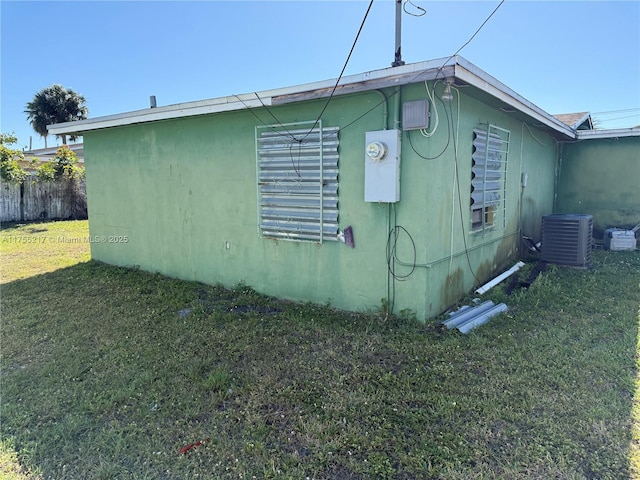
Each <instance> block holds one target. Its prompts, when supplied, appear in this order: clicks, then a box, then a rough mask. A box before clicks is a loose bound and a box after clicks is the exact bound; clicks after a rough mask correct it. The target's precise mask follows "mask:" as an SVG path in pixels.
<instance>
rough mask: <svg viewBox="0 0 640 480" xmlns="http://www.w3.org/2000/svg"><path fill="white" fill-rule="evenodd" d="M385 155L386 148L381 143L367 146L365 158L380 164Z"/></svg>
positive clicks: (372, 143)
mask: <svg viewBox="0 0 640 480" xmlns="http://www.w3.org/2000/svg"><path fill="white" fill-rule="evenodd" d="M386 155H387V146H386V145H385V144H384V143H382V142H371V143H370V144H369V145H367V156H368V157H369V158H370V159H371V160H373V161H374V162H380V161H382V159H383V158H384V157H385V156H386Z"/></svg>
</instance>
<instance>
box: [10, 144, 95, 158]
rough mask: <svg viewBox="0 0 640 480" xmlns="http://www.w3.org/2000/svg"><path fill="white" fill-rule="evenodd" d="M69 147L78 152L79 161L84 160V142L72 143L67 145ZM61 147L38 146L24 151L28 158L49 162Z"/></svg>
mask: <svg viewBox="0 0 640 480" xmlns="http://www.w3.org/2000/svg"><path fill="white" fill-rule="evenodd" d="M67 147H69V149H70V150H71V151H72V152H74V153H75V154H76V157H77V159H78V162H84V144H82V143H71V144H69V145H67ZM59 148H60V145H57V146H55V147H47V148H37V149H35V150H26V151H24V152H22V153H23V154H24V157H25V158H26V159H31V158H35V159H37V160H38V161H40V162H49V161H51V160H53V159H54V158H55V156H56V152H57V151H58V149H59Z"/></svg>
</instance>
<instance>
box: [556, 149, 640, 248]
mask: <svg viewBox="0 0 640 480" xmlns="http://www.w3.org/2000/svg"><path fill="white" fill-rule="evenodd" d="M555 209H556V211H557V212H558V213H588V214H591V215H593V227H594V236H596V237H597V238H602V234H603V232H604V230H605V229H607V228H609V227H620V228H629V227H633V226H634V225H636V224H637V223H639V222H640V137H622V138H607V139H589V140H582V141H580V142H576V143H568V144H565V145H564V146H563V152H562V162H561V169H560V177H559V183H558V197H557V204H556V208H555Z"/></svg>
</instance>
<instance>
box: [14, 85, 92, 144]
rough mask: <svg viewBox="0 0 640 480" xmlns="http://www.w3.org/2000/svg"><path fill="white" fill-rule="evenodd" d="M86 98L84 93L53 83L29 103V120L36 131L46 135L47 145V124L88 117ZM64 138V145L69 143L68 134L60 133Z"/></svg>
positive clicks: (43, 135) (73, 136) (72, 136)
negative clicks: (80, 93)
mask: <svg viewBox="0 0 640 480" xmlns="http://www.w3.org/2000/svg"><path fill="white" fill-rule="evenodd" d="M85 103H86V100H85V98H84V97H83V96H82V95H79V94H78V93H76V92H74V91H73V90H71V89H70V88H64V87H63V86H62V85H58V84H55V85H52V86H50V87H47V88H43V89H42V90H40V91H39V92H38V93H36V95H35V96H34V97H33V100H31V101H30V102H29V103H27V109H26V110H25V111H24V113H26V114H27V118H28V120H29V121H30V122H31V126H32V127H33V129H34V130H35V132H36V133H38V134H39V135H41V136H42V137H44V140H45V147H46V142H47V135H48V132H47V125H52V124H54V123H62V122H72V121H74V120H84V119H85V118H87V113H88V109H87V106H86V105H85ZM58 137H61V138H62V143H63V145H66V144H67V136H66V135H58ZM69 138H70V139H71V140H75V139H76V138H78V137H77V136H76V135H71V136H70V137H69Z"/></svg>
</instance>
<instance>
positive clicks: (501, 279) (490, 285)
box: [476, 262, 524, 295]
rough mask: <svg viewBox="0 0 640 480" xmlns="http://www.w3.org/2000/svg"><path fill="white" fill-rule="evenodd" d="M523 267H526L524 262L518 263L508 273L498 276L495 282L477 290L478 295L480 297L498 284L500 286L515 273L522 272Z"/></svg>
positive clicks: (490, 282) (492, 281)
mask: <svg viewBox="0 0 640 480" xmlns="http://www.w3.org/2000/svg"><path fill="white" fill-rule="evenodd" d="M522 267H524V262H518V263H516V264H515V265H514V266H513V267H511V268H510V269H509V270H507V271H506V272H504V273H503V274H501V275H498V276H497V277H496V278H494V279H493V280H491V281H489V282H487V283H485V284H484V285H482V286H481V287H480V288H478V289H477V290H476V293H477V294H479V295H482V294H483V293H484V292H487V291H489V290H490V289H491V288H493V287H495V286H496V285H497V284H499V283H500V282H501V281H503V280H504V279H505V278H507V277H510V276H511V275H513V274H514V273H516V272H517V271H518V270H520V269H521V268H522Z"/></svg>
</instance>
